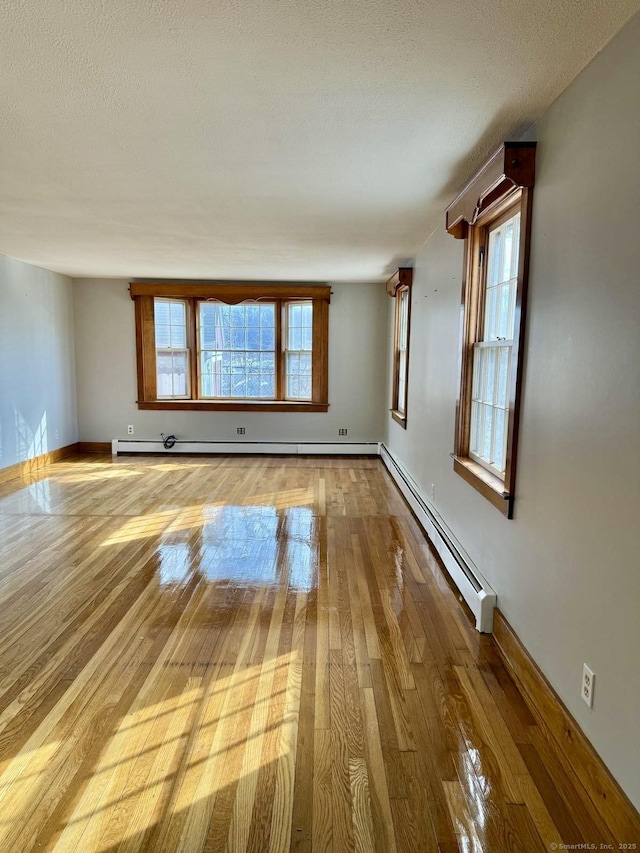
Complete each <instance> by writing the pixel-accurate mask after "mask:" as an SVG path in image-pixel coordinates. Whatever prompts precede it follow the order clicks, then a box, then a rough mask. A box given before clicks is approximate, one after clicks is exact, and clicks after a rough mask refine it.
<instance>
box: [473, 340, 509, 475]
mask: <svg viewBox="0 0 640 853" xmlns="http://www.w3.org/2000/svg"><path fill="white" fill-rule="evenodd" d="M510 356H511V346H510V345H509V346H500V345H495V346H486V345H484V346H479V345H477V346H476V347H474V351H473V381H472V386H471V396H472V403H471V427H470V434H469V452H470V453H471V455H472V456H476V457H478V459H479V461H483V462H485V463H486V464H487V465H488V466H490V467H491V468H492V469H493V470H494V471H495V473H498V474H502V473H504V465H505V455H506V441H507V435H506V423H507V414H508V405H507V404H508V392H509V364H510Z"/></svg>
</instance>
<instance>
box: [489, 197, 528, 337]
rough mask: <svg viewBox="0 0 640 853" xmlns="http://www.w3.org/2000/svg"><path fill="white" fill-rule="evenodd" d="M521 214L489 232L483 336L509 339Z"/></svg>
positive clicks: (511, 325) (516, 274)
mask: <svg viewBox="0 0 640 853" xmlns="http://www.w3.org/2000/svg"><path fill="white" fill-rule="evenodd" d="M519 241H520V214H519V213H518V214H517V215H516V216H513V217H511V219H508V220H507V221H506V222H503V223H502V225H499V226H498V227H497V228H494V229H492V230H491V232H490V233H489V250H488V252H487V274H486V285H485V288H486V289H485V298H484V340H485V341H494V340H497V339H503V340H512V339H513V328H514V318H515V295H516V287H517V278H518V252H519Z"/></svg>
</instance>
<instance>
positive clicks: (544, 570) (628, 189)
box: [386, 17, 640, 806]
mask: <svg viewBox="0 0 640 853" xmlns="http://www.w3.org/2000/svg"><path fill="white" fill-rule="evenodd" d="M639 80H640V17H636V18H635V19H634V20H633V21H632V22H631V23H630V24H629V25H628V26H627V27H626V28H625V29H624V30H623V31H622V32H621V33H620V34H619V35H618V36H617V37H616V38H615V39H614V41H613V42H612V43H610V44H609V46H608V47H607V48H606V49H605V50H604V51H603V52H602V53H601V54H600V55H599V56H597V57H596V58H595V60H594V61H593V62H592V63H591V64H590V65H589V66H588V67H587V68H586V69H585V70H584V71H583V72H582V74H581V75H580V76H579V77H578V78H577V79H576V80H575V81H574V82H573V84H572V85H571V86H570V87H569V88H568V89H567V90H566V91H565V93H564V94H563V95H562V96H561V97H560V98H559V99H558V100H557V101H556V102H555V104H553V106H552V107H551V108H550V109H549V110H548V112H547V113H546V114H545V115H544V116H543V117H542V119H541V120H540V121H539V122H538V123H537V125H536V127H535V128H533V130H532V131H531V132H530V133H529V134H527V136H528V137H530V138H534V139H535V138H537V139H538V157H537V174H538V176H537V183H536V188H535V191H534V196H535V198H534V210H533V231H532V256H531V277H530V299H529V322H528V333H527V345H526V353H527V356H526V361H525V381H524V394H523V408H522V427H521V431H520V442H519V462H518V482H517V496H516V503H515V519H514V520H512V521H509V520H507V519H506V518H504V517H503V516H502V515H501V514H500V512H499V511H498V510H497V509H495V508H494V507H493V506H491V505H490V504H489V503H488V501H486V500H485V499H484V498H483V497H482V496H481V495H480V494H479V493H478V492H476V491H475V490H474V489H472V488H471V487H470V486H468V485H467V484H466V483H465V482H464V481H463V480H462V479H461V478H460V477H459V476H457V475H456V474H455V473H454V472H453V468H452V462H451V459H450V458H449V453H450V452H451V451H452V449H453V433H454V405H455V395H456V384H457V360H458V340H459V332H458V330H459V306H460V290H461V273H462V252H463V245H462V243H461V242H460V241H457V240H454V238H452V237H450V236H449V235H447V234H446V233H445V232H444V229H443V228H440V229H439V230H438V231H437V232H436V233H434V234H432V235H431V237H430V238H429V240H428V241H427V243H426V244H425V246H424V247H423V248H422V250H421V251H420V253H419V255H418V257H417V259H416V273H415V287H414V292H413V303H412V312H413V313H412V329H411V354H410V359H411V360H410V378H409V421H408V429H407V431H406V432H405V431H404V430H402V429H401V428H400V427H399V426H398V425H397V424H395V423H394V422H393V421H392V420H391V419H389V420H388V424H387V436H386V442H387V444H388V446H389V447H390V449H391V451H392V452H393V453H394V454H395V455H396V457H397V458H399V459H400V461H401V462H403V463H404V465H405V466H406V467H407V469H408V470H409V472H410V473H411V474H412V476H413V477H414V478H415V480H416V481H417V482H418V484H419V485H420V487H421V489H422V490H423V492H424V494H425V496H427V495H429V494H430V489H431V484H432V483H433V484H434V486H435V506H436V508H437V510H438V511H439V512H440V513H441V515H442V517H443V518H444V520H445V521H446V523H447V524H448V525H449V527H450V528H451V529H452V531H453V532H454V533H455V535H456V536H457V537H458V539H459V540H460V542H461V543H462V545H463V546H464V547H465V549H466V550H467V552H468V553H469V554H470V556H471V558H472V559H473V561H474V562H475V563H476V564H477V566H478V567H479V568H480V570H481V572H482V573H483V574H484V575H485V577H486V578H487V580H488V581H489V582H490V584H491V585H492V587H493V588H494V590H495V591H496V592H497V594H498V605H499V607H500V609H501V610H502V611H503V613H504V614H505V616H506V617H507V619H509V621H510V622H511V624H512V625H513V627H514V629H515V630H516V632H517V633H518V634H519V636H520V638H521V639H522V641H523V642H524V644H525V645H526V646H527V648H528V649H529V651H530V652H531V654H532V655H533V657H534V658H535V660H536V661H537V663H538V664H539V665H540V667H541V669H542V670H543V672H544V673H545V674H546V676H547V677H548V678H549V680H550V681H551V683H552V685H553V686H554V687H555V689H556V690H557V691H558V693H559V694H560V696H561V698H562V699H563V701H564V702H565V703H566V705H567V706H568V707H569V710H570V711H571V713H572V714H573V715H574V716H575V717H576V718H577V720H578V722H579V723H580V725H581V726H582V728H583V730H584V731H585V733H586V734H587V736H588V737H589V738H590V739H591V741H592V743H593V744H594V746H595V748H596V749H597V750H598V752H599V753H600V754H601V756H602V757H603V759H604V760H605V762H606V763H607V764H608V765H609V767H610V769H611V770H612V772H613V773H614V775H615V776H616V778H617V779H618V780H619V782H620V783H621V784H622V786H623V788H624V789H625V790H626V792H627V793H628V795H629V796H630V797H631V799H632V800H633V802H634V803H635V805H636V806H640V773H639V768H640V667H639V666H638V653H639V652H640V616H639V614H640V537H639V532H638V531H639V530H640V523H639V522H640V429H639V426H640V281H639V278H638V275H639V273H638V271H639V270H640V239H639V237H638V234H639V233H640V195H639V193H638V187H639V186H640V157H639V156H638V152H639V151H640V93H639V87H638V81H639ZM443 218H444V215H443ZM389 311H391V306H390V308H389ZM388 328H389V329H390V325H389V327H388ZM585 661H586V662H587V663H588V664H589V665H590V667H591V668H592V669H593V670H594V672H595V673H596V686H595V705H594V709H593V710H592V711H590V710H589V709H588V708H587V707H586V705H584V704H583V702H582V701H581V699H580V681H581V674H582V664H583V662H585Z"/></svg>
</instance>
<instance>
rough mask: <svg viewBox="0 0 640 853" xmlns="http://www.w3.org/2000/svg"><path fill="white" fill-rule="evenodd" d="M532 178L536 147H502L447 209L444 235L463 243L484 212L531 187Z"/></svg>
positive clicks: (507, 144) (517, 144)
mask: <svg viewBox="0 0 640 853" xmlns="http://www.w3.org/2000/svg"><path fill="white" fill-rule="evenodd" d="M535 177H536V143H535V142H505V143H503V144H502V145H501V146H500V148H499V149H498V150H497V151H496V153H495V154H494V155H493V157H491V159H490V160H488V162H487V163H485V165H484V166H483V167H482V169H480V171H479V172H478V174H477V175H476V176H475V177H474V178H472V180H471V181H469V183H468V184H467V186H466V187H465V188H464V189H463V190H462V192H461V193H460V195H458V196H457V197H456V198H455V199H454V201H452V202H451V204H450V205H449V207H448V208H447V211H446V227H447V231H448V232H449V234H452V235H453V236H454V237H456V238H458V239H459V240H464V239H465V238H466V237H467V232H468V229H469V226H470V225H474V224H475V222H476V219H477V218H478V217H479V216H480V214H481V213H483V211H485V210H486V209H487V208H488V207H490V205H492V204H494V202H496V201H498V200H500V199H502V198H503V197H504V196H506V195H507V194H508V193H510V192H511V191H512V190H514V189H517V188H519V187H533V185H534V183H535Z"/></svg>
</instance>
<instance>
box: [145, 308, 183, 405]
mask: <svg viewBox="0 0 640 853" xmlns="http://www.w3.org/2000/svg"><path fill="white" fill-rule="evenodd" d="M153 311H154V323H155V344H156V394H157V396H158V397H165V398H171V397H187V396H189V353H188V352H187V305H186V302H184V301H183V300H180V299H160V298H158V299H154V300H153Z"/></svg>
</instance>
